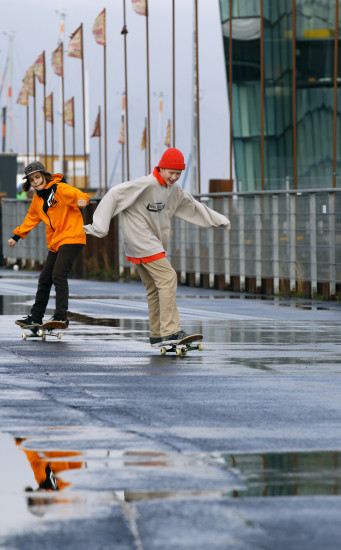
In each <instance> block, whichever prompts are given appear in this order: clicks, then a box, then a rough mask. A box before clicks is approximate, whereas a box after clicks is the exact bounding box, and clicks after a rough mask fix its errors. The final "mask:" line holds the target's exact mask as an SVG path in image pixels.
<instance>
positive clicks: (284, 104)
mask: <svg viewBox="0 0 341 550" xmlns="http://www.w3.org/2000/svg"><path fill="white" fill-rule="evenodd" d="M338 1H339V0H338ZM261 5H262V6H263V12H262V15H263V17H261ZM220 8H221V20H222V30H223V42H224V50H225V59H226V74H227V79H228V81H229V75H230V52H232V80H231V83H230V82H228V84H229V86H230V84H232V105H231V107H232V109H231V112H232V133H233V150H234V160H235V166H236V177H237V180H239V186H238V190H239V191H251V190H257V189H268V190H270V189H290V188H291V189H292V188H297V189H308V188H326V187H340V185H341V176H340V175H337V176H335V178H333V173H334V161H335V165H336V170H335V171H336V172H341V170H340V168H341V151H340V146H339V145H340V137H339V136H340V130H341V116H340V115H341V91H340V90H337V91H336V94H334V84H336V83H337V82H339V81H340V78H341V48H340V46H338V52H337V55H338V63H337V74H339V75H340V77H339V78H338V79H337V78H336V77H337V74H334V73H335V71H334V61H335V36H336V29H335V16H336V0H319V2H316V0H296V1H293V0H263V2H261V0H232V1H231V2H230V0H220ZM230 10H231V11H230ZM230 13H231V14H232V18H231V19H232V39H230ZM262 43H263V52H264V53H263V56H261V46H262ZM293 51H294V52H295V57H294V58H293ZM262 61H263V63H262ZM334 76H335V79H334ZM262 98H263V102H264V103H263V110H262V108H261V106H262V103H261V101H262ZM334 114H335V118H334ZM334 123H335V124H334ZM262 136H263V140H262ZM334 150H335V151H336V155H335V158H334V153H333V152H334ZM262 170H263V174H264V175H263V177H262Z"/></svg>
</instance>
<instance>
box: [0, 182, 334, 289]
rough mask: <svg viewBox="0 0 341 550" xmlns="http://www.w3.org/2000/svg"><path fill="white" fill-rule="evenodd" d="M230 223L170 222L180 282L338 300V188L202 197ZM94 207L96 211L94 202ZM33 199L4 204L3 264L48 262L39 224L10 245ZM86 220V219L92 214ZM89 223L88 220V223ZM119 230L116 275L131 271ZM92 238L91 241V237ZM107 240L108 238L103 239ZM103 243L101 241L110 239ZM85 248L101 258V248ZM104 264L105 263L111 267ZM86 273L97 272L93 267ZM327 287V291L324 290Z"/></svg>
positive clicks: (113, 238)
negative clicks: (212, 225)
mask: <svg viewBox="0 0 341 550" xmlns="http://www.w3.org/2000/svg"><path fill="white" fill-rule="evenodd" d="M196 198H199V199H200V200H201V201H202V202H204V203H205V204H206V205H207V206H208V207H209V208H212V209H213V210H217V211H218V212H221V213H222V214H224V215H225V216H227V217H228V218H229V219H230V221H231V230H230V231H226V230H224V229H222V228H218V229H211V228H208V229H207V228H201V227H198V226H195V225H192V224H190V223H187V222H184V221H183V220H181V219H179V218H173V220H172V224H171V234H170V240H169V248H168V258H169V260H170V262H171V264H172V266H173V267H174V269H175V270H176V271H177V272H178V273H179V278H180V281H181V282H182V283H188V282H189V281H190V284H194V285H198V286H200V285H201V284H202V283H203V276H204V277H205V286H209V287H215V286H217V285H218V286H219V288H225V289H232V290H240V291H249V292H250V291H253V292H262V291H263V292H264V288H265V286H266V285H265V282H269V281H270V282H271V284H270V292H269V286H266V288H267V289H268V290H267V291H265V293H274V294H278V293H279V292H281V291H283V289H285V290H286V292H287V294H292V293H293V292H300V291H302V287H303V286H304V285H305V294H306V295H309V296H314V295H316V294H317V293H321V291H320V289H319V285H323V288H324V291H323V294H324V296H325V297H328V298H329V297H334V296H335V295H336V293H337V292H338V291H339V290H340V285H341V191H340V190H336V189H322V190H316V189H314V190H302V191H264V192H263V193H262V192H259V193H255V192H249V193H235V194H232V193H211V194H205V195H200V196H197V197H196ZM91 202H92V205H91V206H92V210H93V209H94V208H95V206H96V204H97V203H96V201H91ZM28 203H29V201H20V200H15V199H5V200H3V201H2V242H3V256H4V259H5V264H7V265H10V264H13V263H15V262H17V261H18V260H20V261H21V262H24V264H25V262H27V261H29V262H31V263H32V262H39V263H42V262H43V261H44V259H45V257H46V253H47V249H46V240H45V226H44V225H43V224H40V225H39V226H38V227H37V228H35V230H34V231H32V233H31V234H30V235H29V237H28V238H27V239H25V240H24V241H22V240H21V241H20V244H19V245H17V246H16V247H15V248H14V250H12V249H10V248H9V247H8V244H7V240H8V238H9V237H10V236H11V235H12V231H13V229H14V227H15V226H16V225H17V224H19V223H20V222H21V221H22V220H23V219H24V216H25V214H26V211H27V208H28ZM87 217H88V218H89V216H87ZM89 221H91V220H88V221H87V223H89ZM118 233H119V232H118V230H115V232H112V233H111V235H110V243H109V242H108V243H107V245H108V246H106V247H105V250H107V251H109V252H108V253H109V254H110V249H111V248H113V249H114V248H115V249H116V250H117V249H118V251H119V254H118V260H117V262H118V270H117V271H118V273H117V276H118V275H119V274H121V275H122V273H127V272H129V270H130V269H131V268H132V264H130V263H129V262H126V260H125V254H124V251H123V249H122V244H121V240H120V238H119V236H118ZM89 239H91V237H89ZM106 239H108V237H107V238H106ZM106 239H103V241H105V240H106ZM90 244H91V243H90V242H89V246H87V247H86V249H85V254H84V255H85V256H86V255H87V253H86V250H87V249H88V250H89V251H91V255H94V254H103V250H104V249H103V247H99V246H93V244H91V246H90ZM87 260H89V259H88V258H87ZM106 265H107V264H106ZM81 273H82V275H83V276H87V275H89V274H90V275H92V274H91V273H90V272H89V269H85V270H84V269H83V270H81ZM326 289H327V290H326Z"/></svg>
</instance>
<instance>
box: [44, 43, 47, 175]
mask: <svg viewBox="0 0 341 550" xmlns="http://www.w3.org/2000/svg"><path fill="white" fill-rule="evenodd" d="M43 71H44V82H43V85H44V113H46V105H45V103H46V65H45V50H44V51H43ZM44 149H45V156H44V163H45V164H44V165H45V167H46V162H47V136H46V115H45V116H44Z"/></svg>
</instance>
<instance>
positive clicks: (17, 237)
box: [12, 235, 21, 242]
mask: <svg viewBox="0 0 341 550" xmlns="http://www.w3.org/2000/svg"><path fill="white" fill-rule="evenodd" d="M12 239H13V240H14V241H15V242H18V241H19V239H21V237H19V235H12Z"/></svg>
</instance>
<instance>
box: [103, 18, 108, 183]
mask: <svg viewBox="0 0 341 550" xmlns="http://www.w3.org/2000/svg"><path fill="white" fill-rule="evenodd" d="M104 12H105V8H104ZM106 51H107V46H106V44H104V46H103V54H104V186H105V187H104V188H105V192H107V191H108V160H107V56H106Z"/></svg>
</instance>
